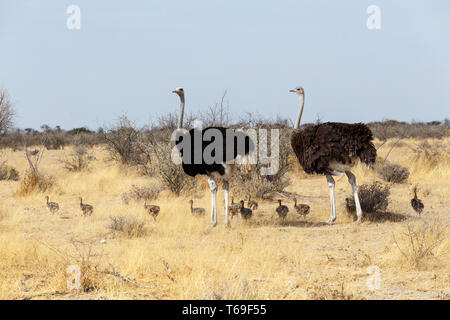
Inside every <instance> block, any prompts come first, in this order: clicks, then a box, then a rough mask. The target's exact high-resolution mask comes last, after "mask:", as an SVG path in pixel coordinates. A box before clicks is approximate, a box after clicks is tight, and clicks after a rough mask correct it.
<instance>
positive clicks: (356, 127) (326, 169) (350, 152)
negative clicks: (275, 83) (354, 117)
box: [290, 87, 377, 224]
mask: <svg viewBox="0 0 450 320" xmlns="http://www.w3.org/2000/svg"><path fill="white" fill-rule="evenodd" d="M290 92H293V93H296V94H298V95H299V97H300V109H299V112H298V116H297V120H296V121H295V124H294V130H293V131H292V133H291V146H292V149H293V150H294V152H295V155H296V156H297V159H298V162H299V163H300V165H301V166H302V168H303V170H304V171H305V172H306V173H308V174H312V173H317V174H324V175H325V176H326V178H327V182H328V187H329V188H330V219H329V220H328V222H326V223H325V224H332V223H333V222H334V221H335V220H336V206H335V201H334V179H333V177H332V176H342V175H343V174H344V173H345V174H346V175H347V178H348V182H349V183H350V184H351V186H352V192H353V196H354V198H355V205H356V215H357V219H356V222H357V223H359V222H360V221H361V216H362V211H361V205H360V203H359V198H358V191H357V187H356V178H355V175H354V174H353V173H352V172H351V171H350V170H351V169H352V167H353V166H354V165H355V163H356V161H357V159H358V158H359V159H360V160H361V161H362V162H363V163H364V164H366V165H368V166H372V165H373V164H374V163H375V158H376V155H377V151H376V149H375V147H374V145H373V143H372V140H373V136H372V132H371V131H370V129H369V128H368V127H367V126H366V125H365V124H363V123H355V124H348V123H338V122H326V123H320V124H316V125H312V124H310V125H305V126H303V127H302V128H300V120H301V117H302V113H303V106H304V103H305V92H304V90H303V88H302V87H297V88H295V89H292V90H290Z"/></svg>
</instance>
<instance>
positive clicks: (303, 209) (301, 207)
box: [294, 198, 310, 218]
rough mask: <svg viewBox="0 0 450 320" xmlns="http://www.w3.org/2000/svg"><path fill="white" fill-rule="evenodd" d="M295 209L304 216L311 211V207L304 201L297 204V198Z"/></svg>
mask: <svg viewBox="0 0 450 320" xmlns="http://www.w3.org/2000/svg"><path fill="white" fill-rule="evenodd" d="M294 209H295V210H296V211H297V213H298V214H299V215H301V216H302V217H303V218H304V217H306V215H307V214H308V213H309V209H310V207H309V206H308V205H307V204H303V203H300V204H297V198H294Z"/></svg>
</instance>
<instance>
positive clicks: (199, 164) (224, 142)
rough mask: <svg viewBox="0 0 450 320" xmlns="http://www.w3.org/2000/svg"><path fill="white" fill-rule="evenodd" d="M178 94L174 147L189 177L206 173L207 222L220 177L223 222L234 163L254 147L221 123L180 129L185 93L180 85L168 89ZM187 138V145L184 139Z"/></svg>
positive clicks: (213, 216) (214, 217)
mask: <svg viewBox="0 0 450 320" xmlns="http://www.w3.org/2000/svg"><path fill="white" fill-rule="evenodd" d="M172 92H173V93H176V94H177V95H178V96H179V97H180V117H179V119H178V129H179V131H178V133H177V136H178V137H177V140H176V144H177V149H178V150H179V151H180V153H181V158H182V167H183V171H184V172H185V173H186V174H187V175H189V176H192V177H195V176H196V175H198V174H200V175H206V177H207V179H208V184H209V188H210V190H211V225H210V227H215V226H216V225H217V205H216V192H217V183H216V180H222V182H223V184H222V189H223V191H224V195H225V225H228V224H229V219H228V189H229V180H230V178H231V177H232V175H233V170H234V168H235V164H237V163H243V162H245V158H246V157H247V156H248V155H249V154H250V152H252V151H253V150H254V143H253V141H252V140H251V139H250V137H249V136H248V135H247V134H245V133H244V132H243V131H238V130H234V129H228V128H224V127H208V128H204V129H202V128H193V129H191V130H189V131H186V130H182V127H183V114H184V105H185V96H184V89H183V88H176V89H175V90H173V91H172ZM186 141H190V148H189V147H187V148H186V144H184V142H186Z"/></svg>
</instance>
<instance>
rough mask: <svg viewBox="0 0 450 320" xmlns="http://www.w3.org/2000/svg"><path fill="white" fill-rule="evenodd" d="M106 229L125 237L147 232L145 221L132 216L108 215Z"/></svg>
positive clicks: (143, 234) (141, 235)
mask: <svg viewBox="0 0 450 320" xmlns="http://www.w3.org/2000/svg"><path fill="white" fill-rule="evenodd" d="M109 220H110V222H109V225H108V229H109V230H111V231H113V232H115V233H119V234H121V235H123V236H125V237H126V238H136V237H143V236H146V235H147V234H148V230H147V228H146V226H145V222H144V221H141V220H138V219H136V218H134V217H127V216H110V217H109Z"/></svg>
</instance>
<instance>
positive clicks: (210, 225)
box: [206, 222, 217, 231]
mask: <svg viewBox="0 0 450 320" xmlns="http://www.w3.org/2000/svg"><path fill="white" fill-rule="evenodd" d="M216 226H217V222H211V223H210V224H209V225H208V227H206V230H207V231H208V230H211V229H213V228H214V227H216Z"/></svg>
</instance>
